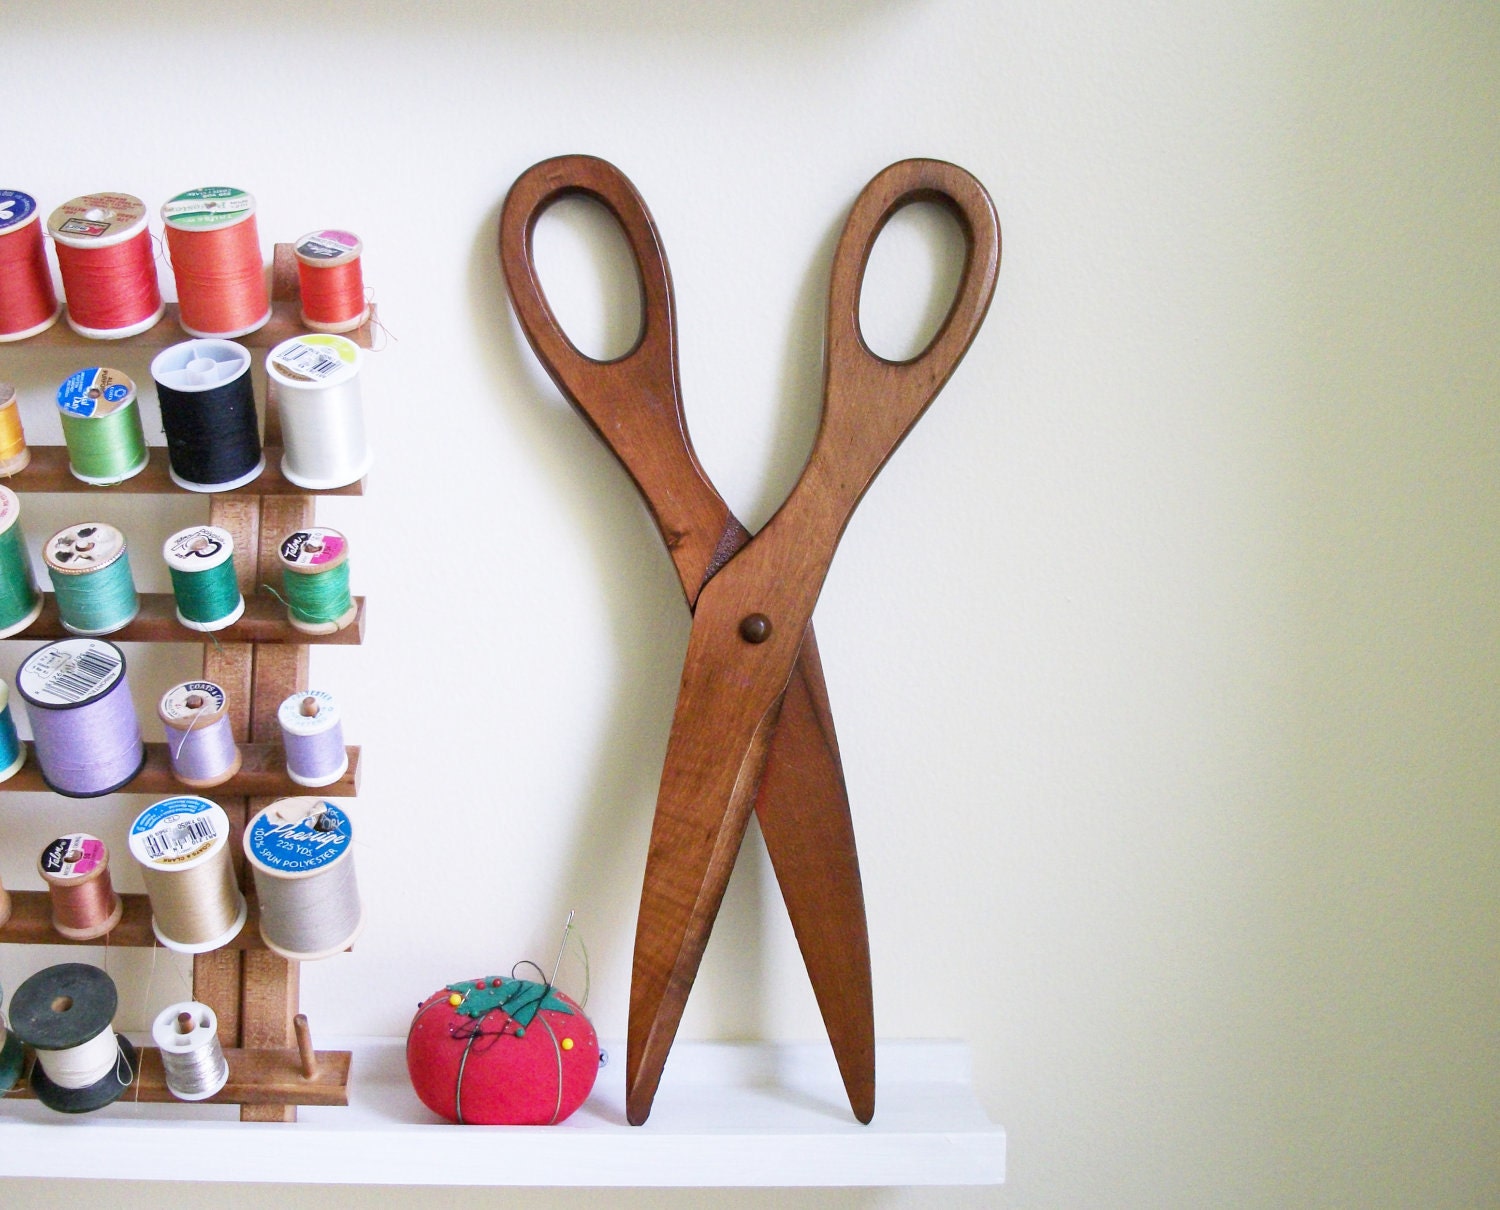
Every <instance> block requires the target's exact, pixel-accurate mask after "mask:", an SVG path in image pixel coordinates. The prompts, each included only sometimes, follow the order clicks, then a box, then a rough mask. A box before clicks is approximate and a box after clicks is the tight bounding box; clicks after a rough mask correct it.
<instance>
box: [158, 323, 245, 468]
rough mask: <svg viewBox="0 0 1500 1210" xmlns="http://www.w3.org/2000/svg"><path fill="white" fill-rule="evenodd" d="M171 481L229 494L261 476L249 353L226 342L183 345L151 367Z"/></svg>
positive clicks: (165, 353) (162, 354)
mask: <svg viewBox="0 0 1500 1210" xmlns="http://www.w3.org/2000/svg"><path fill="white" fill-rule="evenodd" d="M151 378H152V380H153V381H154V382H155V383H156V397H157V399H158V401H159V402H160V403H161V422H162V428H164V429H165V430H166V434H167V463H168V472H169V473H170V474H171V476H172V482H173V483H175V484H177V486H178V487H185V488H187V489H188V491H190V492H227V491H233V490H234V489H235V488H237V487H244V486H245V484H247V483H250V482H251V481H253V480H254V479H255V478H256V477H257V476H258V475H259V474H260V473H261V471H263V470H264V469H265V466H266V460H265V458H264V457H262V455H261V450H260V418H259V416H257V414H256V411H255V392H254V389H253V388H252V386H251V384H250V351H249V350H248V349H246V348H245V347H244V346H243V345H237V344H235V343H234V341H232V340H185V341H183V342H182V343H181V344H175V345H172V346H171V347H170V348H166V349H163V350H162V351H161V352H160V353H158V354H157V355H156V356H155V357H154V358H153V359H152V361H151Z"/></svg>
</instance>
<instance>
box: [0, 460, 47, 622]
mask: <svg viewBox="0 0 1500 1210" xmlns="http://www.w3.org/2000/svg"><path fill="white" fill-rule="evenodd" d="M41 612H42V594H41V593H40V592H39V591H38V590H37V586H36V577H35V576H33V575H32V574H31V558H30V556H28V555H27V553H26V536H25V535H24V534H23V533H22V532H21V500H20V497H19V496H17V495H16V493H15V492H13V491H11V490H10V488H8V487H0V639H4V638H9V637H10V636H11V635H13V634H16V633H18V632H20V631H22V630H25V629H26V627H28V626H30V625H31V624H32V623H33V622H34V621H36V619H37V615H38V614H39V613H41Z"/></svg>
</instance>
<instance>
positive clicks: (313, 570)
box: [281, 528, 359, 634]
mask: <svg viewBox="0 0 1500 1210" xmlns="http://www.w3.org/2000/svg"><path fill="white" fill-rule="evenodd" d="M281 587H282V593H283V598H282V599H283V600H284V602H285V604H286V612H287V620H288V621H290V622H291V624H292V626H293V627H294V628H295V629H297V630H300V631H302V632H303V633H304V634H333V633H334V632H335V631H339V630H342V629H343V628H344V627H345V626H347V625H349V623H350V622H352V621H354V619H355V616H356V615H357V614H358V613H359V608H358V607H357V606H356V605H355V603H354V598H353V597H351V596H350V595H349V540H348V539H347V538H345V537H344V535H343V534H341V533H339V531H338V530H336V529H322V528H318V529H299V530H298V531H297V532H296V533H293V534H288V535H287V536H286V537H285V538H284V539H283V540H282V543H281Z"/></svg>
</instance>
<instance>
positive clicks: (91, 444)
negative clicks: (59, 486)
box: [57, 366, 149, 485]
mask: <svg viewBox="0 0 1500 1210" xmlns="http://www.w3.org/2000/svg"><path fill="white" fill-rule="evenodd" d="M57 410H58V412H59V413H60V414H61V416H62V430H63V440H64V441H65V442H66V443H67V446H68V469H69V470H70V471H72V472H73V477H74V478H76V479H82V480H83V481H84V482H85V483H93V484H99V485H108V484H111V483H119V482H120V481H121V480H124V479H129V478H130V477H131V476H132V475H137V474H139V473H140V472H141V471H143V470H145V469H146V462H147V460H148V457H149V454H148V451H147V449H146V434H145V431H144V430H143V429H142V427H141V409H140V406H139V405H138V403H137V401H136V394H135V383H134V382H132V381H131V380H130V378H129V377H128V376H127V375H125V374H122V373H121V372H120V371H119V370H111V369H107V368H105V367H102V366H90V367H89V368H88V369H84V370H79V371H78V372H77V373H75V374H73V375H71V376H70V377H69V378H68V379H67V380H66V381H65V382H64V383H63V384H62V386H60V387H58V388H57Z"/></svg>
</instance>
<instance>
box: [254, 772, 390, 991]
mask: <svg viewBox="0 0 1500 1210" xmlns="http://www.w3.org/2000/svg"><path fill="white" fill-rule="evenodd" d="M353 841H354V829H353V825H352V824H351V823H350V822H349V818H348V816H346V815H345V814H344V813H343V812H342V811H341V810H339V808H338V807H337V806H335V805H334V804H333V803H331V802H329V801H327V800H326V799H322V798H314V797H299V798H283V799H280V800H279V801H277V802H273V803H272V804H271V805H270V806H269V807H266V808H264V809H263V810H261V811H259V812H257V813H256V815H255V816H254V818H252V819H251V820H250V822H249V823H248V824H246V825H245V834H244V838H243V843H244V848H245V856H246V858H247V859H248V860H249V862H250V869H251V872H252V873H253V875H254V877H255V892H256V895H257V896H258V897H259V899H260V935H261V939H262V940H263V941H265V943H266V947H267V948H268V949H270V950H272V951H274V952H275V953H278V954H280V955H281V956H282V957H283V958H288V959H290V960H292V961H294V962H311V961H315V960H316V959H319V958H328V957H331V956H332V955H334V954H337V953H341V952H342V951H344V950H346V949H348V948H349V947H350V946H351V945H352V944H353V943H354V939H355V938H356V937H357V936H359V932H360V929H361V928H362V927H363V926H364V908H363V906H362V905H361V903H360V899H359V885H358V883H357V881H356V880H355V875H354V853H353Z"/></svg>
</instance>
